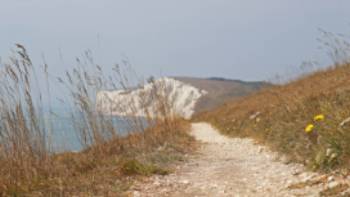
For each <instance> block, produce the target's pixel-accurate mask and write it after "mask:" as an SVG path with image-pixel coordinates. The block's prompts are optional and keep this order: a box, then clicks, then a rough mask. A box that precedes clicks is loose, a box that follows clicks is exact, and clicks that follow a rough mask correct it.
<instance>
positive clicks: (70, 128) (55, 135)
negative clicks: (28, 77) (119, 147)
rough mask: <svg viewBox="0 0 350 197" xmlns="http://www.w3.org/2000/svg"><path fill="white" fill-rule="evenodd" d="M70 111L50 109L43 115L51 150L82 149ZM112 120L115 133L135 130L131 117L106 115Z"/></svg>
mask: <svg viewBox="0 0 350 197" xmlns="http://www.w3.org/2000/svg"><path fill="white" fill-rule="evenodd" d="M71 114H72V112H70V111H69V110H67V109H64V108H55V109H54V110H51V113H50V115H49V116H46V117H45V126H46V127H47V128H50V129H46V130H47V140H48V144H50V147H51V149H52V151H53V152H67V151H69V152H78V151H81V150H82V149H84V146H83V145H82V143H81V140H80V138H79V132H78V131H77V130H76V129H77V128H76V127H75V125H74V124H77V123H76V122H75V121H73V120H72V118H71ZM107 118H109V120H111V121H112V124H113V127H114V128H116V130H117V132H118V133H117V135H118V136H121V137H124V136H127V135H128V134H130V133H132V132H136V131H137V129H135V126H133V124H132V123H131V121H132V120H131V119H132V118H131V117H130V118H127V117H120V116H113V117H107ZM139 120H140V121H141V122H142V124H143V125H144V126H147V124H148V123H147V121H146V120H145V119H142V118H139Z"/></svg>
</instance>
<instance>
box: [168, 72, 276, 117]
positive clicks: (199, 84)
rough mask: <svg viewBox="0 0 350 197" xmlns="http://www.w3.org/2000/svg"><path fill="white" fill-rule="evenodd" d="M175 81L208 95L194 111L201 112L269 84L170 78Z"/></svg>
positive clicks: (212, 79) (218, 79)
mask: <svg viewBox="0 0 350 197" xmlns="http://www.w3.org/2000/svg"><path fill="white" fill-rule="evenodd" d="M172 78H174V79H176V80H179V81H182V82H184V83H187V84H190V85H192V86H194V87H196V88H198V89H201V90H205V91H207V93H208V94H206V95H205V96H203V97H202V98H200V100H199V101H198V103H197V105H196V108H195V111H196V112H203V111H206V110H211V109H214V108H215V107H218V106H220V105H221V104H223V103H225V102H226V101H229V100H234V99H237V98H240V97H242V96H246V95H250V94H252V93H253V92H256V91H258V90H260V89H262V88H264V87H269V86H271V84H269V83H266V82H259V81H258V82H245V81H241V80H230V79H224V78H214V77H213V78H195V77H172Z"/></svg>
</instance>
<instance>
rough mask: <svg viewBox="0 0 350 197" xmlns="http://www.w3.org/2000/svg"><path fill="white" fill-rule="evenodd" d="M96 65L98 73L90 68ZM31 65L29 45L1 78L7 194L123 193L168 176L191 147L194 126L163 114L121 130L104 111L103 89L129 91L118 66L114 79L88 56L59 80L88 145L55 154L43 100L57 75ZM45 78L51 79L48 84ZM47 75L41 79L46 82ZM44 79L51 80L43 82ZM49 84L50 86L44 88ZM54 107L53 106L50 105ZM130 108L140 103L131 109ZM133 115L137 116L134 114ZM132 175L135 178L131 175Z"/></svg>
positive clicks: (0, 132) (1, 187)
mask: <svg viewBox="0 0 350 197" xmlns="http://www.w3.org/2000/svg"><path fill="white" fill-rule="evenodd" d="M88 65H90V66H91V65H92V66H93V67H94V70H91V69H90V68H88V67H87V66H88ZM39 68H40V67H36V66H34V65H33V64H32V61H31V60H30V58H29V56H28V54H27V52H26V50H25V48H24V47H23V46H21V45H17V52H16V54H15V55H14V56H13V57H12V58H10V61H9V63H6V64H4V66H3V70H2V75H1V77H0V80H1V83H0V118H1V121H0V165H1V169H0V195H1V196H73V195H77V196H96V195H99V196H118V195H120V194H122V192H123V191H125V190H126V189H127V188H128V187H129V186H130V184H132V180H133V179H134V178H137V177H142V176H148V175H151V174H167V173H169V170H171V168H170V167H171V164H172V163H173V162H174V161H179V160H182V159H183V157H182V156H183V154H184V153H186V152H188V151H190V150H191V147H192V146H191V145H192V143H191V142H192V139H191V138H190V137H189V136H188V135H187V132H186V131H187V130H188V129H189V124H188V123H187V122H185V121H183V120H181V119H178V118H176V117H173V116H170V115H169V116H168V115H167V114H166V111H167V110H166V109H164V107H166V106H169V105H170V104H168V103H165V102H166V101H165V99H162V97H161V96H159V97H157V98H156V99H157V100H158V103H159V110H160V111H161V112H160V113H162V115H163V117H162V118H161V119H159V118H151V117H148V118H146V119H145V120H146V121H145V120H144V119H141V118H139V117H132V118H129V119H128V122H129V124H130V125H131V126H133V129H134V130H135V131H137V132H134V133H133V134H130V135H128V136H126V137H121V136H120V135H119V133H118V125H116V123H115V122H114V121H113V117H111V116H106V115H104V114H102V113H100V112H99V111H98V110H97V108H96V104H95V95H96V92H98V91H100V90H103V89H110V88H128V84H127V82H128V79H127V78H126V77H125V76H124V75H123V74H122V72H121V71H120V69H119V67H116V68H115V73H113V74H112V75H110V76H106V75H104V74H103V68H101V67H100V66H98V65H95V64H94V63H93V60H92V58H90V56H89V54H87V55H86V57H85V60H84V61H81V60H77V66H76V68H74V69H72V71H68V72H67V73H66V76H65V77H62V78H58V81H59V82H60V83H61V84H62V85H63V87H65V88H66V90H67V91H68V92H69V93H70V97H68V99H67V100H63V101H62V104H63V105H70V109H71V112H70V114H71V120H72V123H74V126H75V129H74V130H73V131H71V132H76V133H77V135H78V136H79V139H80V142H81V144H82V145H83V147H84V149H83V150H82V151H81V152H77V153H73V152H65V153H55V152H54V151H53V150H52V144H51V142H52V140H53V139H51V138H52V136H50V133H52V132H54V131H52V129H53V128H54V127H52V124H54V123H52V122H50V121H49V122H47V121H44V118H46V119H48V120H50V116H51V115H52V114H51V107H49V108H50V110H49V112H47V111H46V110H45V109H44V107H43V106H44V103H46V104H47V103H50V101H47V100H45V99H48V100H50V91H52V90H50V85H49V82H50V80H52V79H50V77H51V76H50V74H49V72H48V66H47V65H44V66H43V67H42V69H39ZM38 75H43V76H44V78H45V79H46V80H44V81H42V77H41V78H40V77H38ZM39 78H40V82H39ZM43 84H44V85H43ZM43 87H44V88H43ZM49 106H50V105H49ZM130 107H131V108H132V107H133V106H130ZM130 115H131V116H132V114H130ZM131 177H132V178H131Z"/></svg>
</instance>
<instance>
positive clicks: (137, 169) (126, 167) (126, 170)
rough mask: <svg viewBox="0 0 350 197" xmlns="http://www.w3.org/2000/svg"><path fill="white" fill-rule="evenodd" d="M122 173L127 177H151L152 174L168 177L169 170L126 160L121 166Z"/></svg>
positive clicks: (133, 160)
mask: <svg viewBox="0 0 350 197" xmlns="http://www.w3.org/2000/svg"><path fill="white" fill-rule="evenodd" d="M121 172H122V173H123V174H125V175H128V176H132V175H144V176H149V175H152V174H159V175H167V174H169V170H166V169H163V168H160V167H157V166H155V165H152V164H145V163H141V162H140V161H138V160H136V159H130V160H126V161H125V162H124V163H123V164H122V166H121Z"/></svg>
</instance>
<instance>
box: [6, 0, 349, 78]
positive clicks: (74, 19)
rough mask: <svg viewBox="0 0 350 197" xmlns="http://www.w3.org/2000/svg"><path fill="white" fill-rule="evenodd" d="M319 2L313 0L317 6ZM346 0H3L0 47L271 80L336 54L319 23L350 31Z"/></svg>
mask: <svg viewBox="0 0 350 197" xmlns="http://www.w3.org/2000/svg"><path fill="white" fill-rule="evenodd" d="M315 4H317V6H315ZM349 6H350V2H349V1H345V0H339V1H326V0H317V1H316V0H310V1H307V2H306V1H302V0H293V1H278V0H268V1H258V0H255V1H237V0H234V1H233V0H232V1H228V0H218V1H209V0H204V1H203V0H202V1H199V0H193V1H184V0H180V1H161V0H150V1H135V0H129V1H112V0H102V1H82V0H74V1H72V0H70V1H68V0H52V1H40V0H26V1H23V0H13V1H2V5H1V12H0V25H1V32H0V43H1V45H0V56H1V57H2V59H3V60H6V57H7V56H8V55H9V53H10V49H11V48H14V44H15V43H21V44H23V45H24V46H26V47H27V49H28V51H29V53H30V55H31V57H32V58H33V60H34V62H35V63H41V62H42V57H43V56H44V57H45V60H46V61H47V62H48V64H49V65H51V67H52V68H53V69H52V71H51V72H52V73H55V74H59V73H62V72H63V70H65V69H68V68H69V67H70V66H71V65H72V64H73V63H74V59H75V58H74V57H76V56H79V55H80V54H82V53H83V52H84V51H85V50H87V49H89V50H91V51H92V52H93V57H94V58H95V60H96V63H99V64H101V65H103V66H109V67H110V66H112V65H113V64H114V63H118V62H120V61H122V60H123V59H127V60H128V61H130V63H131V64H132V66H133V67H134V69H135V70H136V71H137V72H138V73H139V75H142V76H144V77H148V76H150V75H155V76H194V77H224V78H229V79H240V80H249V81H255V80H269V79H271V78H272V77H273V76H274V75H276V74H282V75H283V74H288V73H293V72H295V70H297V69H298V67H299V66H300V65H301V64H302V62H303V61H317V62H319V64H320V66H322V67H324V66H326V65H329V64H330V60H329V58H328V57H327V56H326V53H325V52H324V51H323V50H320V49H318V48H319V45H320V44H319V43H318V41H317V38H318V37H320V32H319V30H318V28H322V29H325V30H327V31H331V32H335V33H347V32H348V31H349V30H350V28H349V22H350V21H349V20H348V19H349V18H350V13H349V12H348V9H347V8H348V7H349Z"/></svg>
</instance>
